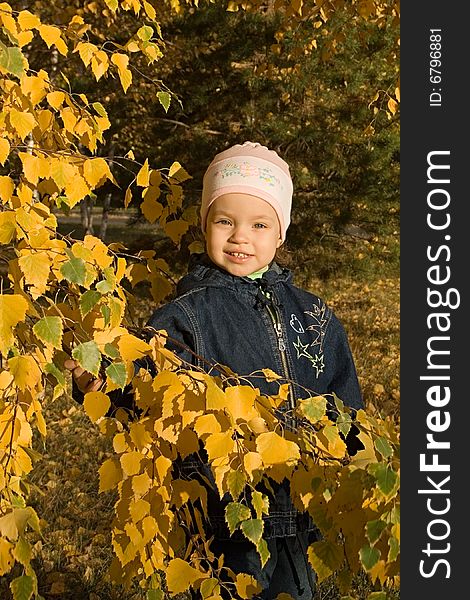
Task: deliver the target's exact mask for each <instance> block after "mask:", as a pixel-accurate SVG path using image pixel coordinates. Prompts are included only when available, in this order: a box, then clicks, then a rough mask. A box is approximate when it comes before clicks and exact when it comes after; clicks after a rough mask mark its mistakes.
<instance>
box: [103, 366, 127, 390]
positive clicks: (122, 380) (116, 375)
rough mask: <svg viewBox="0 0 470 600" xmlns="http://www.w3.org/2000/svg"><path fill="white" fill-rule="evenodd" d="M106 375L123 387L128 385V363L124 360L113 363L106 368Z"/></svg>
mask: <svg viewBox="0 0 470 600" xmlns="http://www.w3.org/2000/svg"><path fill="white" fill-rule="evenodd" d="M106 375H107V376H108V377H109V378H110V379H111V381H112V382H113V383H115V384H116V385H118V386H119V387H120V388H123V387H124V386H125V385H126V379H127V373H126V365H125V364H124V363H122V362H118V363H113V364H112V365H109V367H107V368H106Z"/></svg>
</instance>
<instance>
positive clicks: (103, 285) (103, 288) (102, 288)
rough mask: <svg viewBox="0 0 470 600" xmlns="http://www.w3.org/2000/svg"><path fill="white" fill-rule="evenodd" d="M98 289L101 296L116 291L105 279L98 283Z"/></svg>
mask: <svg viewBox="0 0 470 600" xmlns="http://www.w3.org/2000/svg"><path fill="white" fill-rule="evenodd" d="M96 289H97V290H98V291H99V293H100V294H107V293H108V292H110V291H111V290H113V289H114V286H113V284H112V283H110V282H109V281H107V280H106V279H103V280H102V281H98V283H97V284H96Z"/></svg>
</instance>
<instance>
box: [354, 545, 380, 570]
mask: <svg viewBox="0 0 470 600" xmlns="http://www.w3.org/2000/svg"><path fill="white" fill-rule="evenodd" d="M359 556H360V557H361V562H362V565H363V567H364V569H365V570H366V571H370V570H371V569H372V567H373V566H374V565H376V564H377V563H378V561H379V558H380V552H379V551H378V550H377V548H371V546H363V547H362V548H361V549H360V551H359Z"/></svg>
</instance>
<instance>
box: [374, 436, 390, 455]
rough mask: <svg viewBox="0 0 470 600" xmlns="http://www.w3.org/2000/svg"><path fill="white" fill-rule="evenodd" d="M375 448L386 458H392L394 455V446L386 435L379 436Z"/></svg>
mask: <svg viewBox="0 0 470 600" xmlns="http://www.w3.org/2000/svg"><path fill="white" fill-rule="evenodd" d="M374 445H375V448H376V450H377V451H378V452H380V454H381V455H382V456H383V457H384V458H390V456H392V455H393V448H392V447H391V446H390V444H389V443H388V440H387V439H386V438H384V437H378V438H377V439H376V440H375V442H374Z"/></svg>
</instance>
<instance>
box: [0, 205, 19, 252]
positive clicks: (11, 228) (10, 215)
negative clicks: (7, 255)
mask: <svg viewBox="0 0 470 600" xmlns="http://www.w3.org/2000/svg"><path fill="white" fill-rule="evenodd" d="M15 235H16V220H15V213H14V212H12V211H10V210H8V211H4V212H0V244H9V243H10V242H11V240H12V239H13V238H14V237H15Z"/></svg>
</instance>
